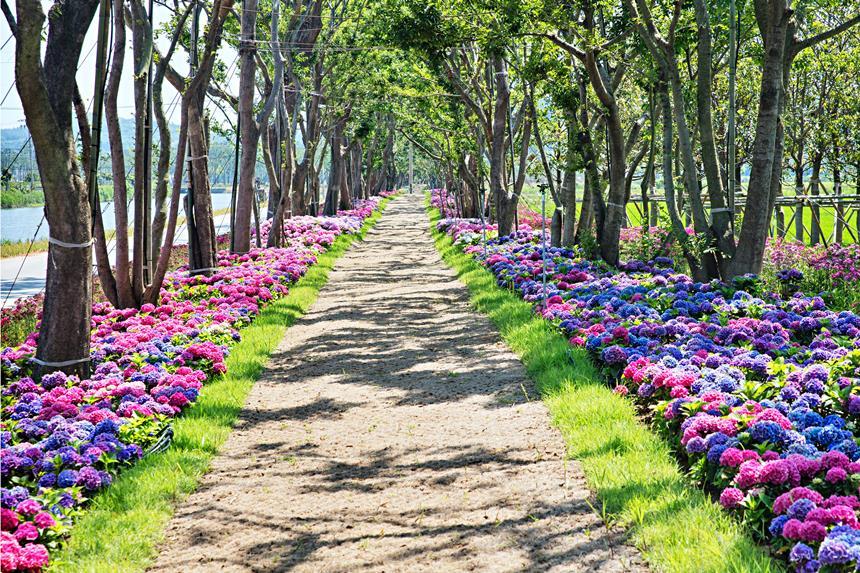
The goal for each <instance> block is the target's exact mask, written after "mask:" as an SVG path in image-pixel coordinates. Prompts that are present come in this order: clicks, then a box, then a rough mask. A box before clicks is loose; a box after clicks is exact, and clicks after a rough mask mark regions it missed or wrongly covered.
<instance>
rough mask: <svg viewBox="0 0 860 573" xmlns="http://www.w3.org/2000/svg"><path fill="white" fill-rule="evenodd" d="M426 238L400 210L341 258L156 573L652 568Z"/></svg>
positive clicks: (181, 516)
mask: <svg viewBox="0 0 860 573" xmlns="http://www.w3.org/2000/svg"><path fill="white" fill-rule="evenodd" d="M427 227H428V224H427V218H426V216H425V214H424V211H423V207H422V205H421V200H420V198H419V197H417V196H412V197H408V196H407V197H402V198H400V199H398V200H396V201H395V202H393V203H392V204H391V205H390V206H389V208H388V210H387V211H386V214H385V216H384V217H383V219H382V220H381V221H380V222H379V223H378V224H377V226H376V227H375V229H374V230H373V231H372V232H371V233H370V234H369V235H368V236H367V239H366V240H365V241H364V242H363V243H361V244H360V245H359V244H356V245H355V246H354V247H353V248H352V249H351V250H350V251H349V252H348V253H347V254H346V255H345V256H344V257H343V258H342V259H341V260H340V261H339V262H338V264H337V267H336V269H335V270H334V271H333V272H332V274H331V277H330V280H329V282H328V284H327V285H326V286H325V288H324V289H323V290H322V292H321V293H320V297H319V300H318V301H317V302H316V304H314V306H313V307H312V309H311V310H310V312H308V314H307V315H306V316H305V317H304V318H302V319H301V320H299V321H298V322H297V323H296V324H295V325H294V326H292V327H291V328H290V329H289V330H288V331H287V335H286V337H285V338H284V340H283V341H282V342H281V344H280V347H279V348H278V350H277V351H276V352H275V353H274V354H273V355H272V358H271V361H270V364H269V369H268V370H267V372H266V373H265V374H264V375H263V377H262V378H261V379H260V381H259V382H258V383H257V384H256V385H255V386H254V389H253V390H252V392H251V394H250V397H249V398H248V402H247V404H246V407H245V410H244V411H243V412H242V414H241V415H240V419H239V422H238V424H237V427H236V429H235V431H234V432H233V434H232V435H231V436H230V438H229V439H228V441H227V443H226V445H225V446H224V449H223V451H222V452H221V454H220V455H219V456H218V457H217V458H216V459H215V460H214V462H213V465H212V468H211V471H210V473H209V474H207V475H206V477H205V478H204V479H203V481H202V483H201V485H200V488H199V489H198V490H197V491H196V492H195V493H194V494H192V495H191V496H190V497H189V498H187V499H186V500H185V501H184V502H183V503H182V504H181V506H180V507H179V509H178V511H177V514H176V516H175V517H174V519H173V520H172V521H171V523H170V525H169V527H168V531H167V538H166V540H165V541H164V543H163V545H162V549H161V554H160V556H159V558H158V560H157V563H156V565H155V567H154V570H158V571H221V570H229V571H294V570H295V571H314V572H322V571H326V572H328V571H331V572H335V571H338V572H348V571H388V572H400V571H434V572H443V571H627V570H642V569H643V567H642V565H641V563H640V561H639V560H638V557H637V553H636V552H635V550H633V549H631V548H630V547H628V546H625V545H623V544H622V543H621V541H620V540H619V539H618V538H617V537H616V536H614V535H610V534H608V533H607V532H606V530H605V528H604V527H603V525H602V524H601V522H600V519H599V518H598V517H597V515H595V514H594V512H593V511H592V510H591V508H590V507H589V505H588V504H587V503H586V501H585V500H586V499H587V497H588V495H589V493H588V491H587V490H586V489H585V485H584V483H583V480H582V477H581V475H580V472H579V469H578V468H577V466H576V464H575V463H574V462H565V461H564V459H563V449H564V447H563V440H562V438H561V436H560V434H559V433H558V431H556V430H555V429H553V428H551V426H550V421H549V416H548V414H547V411H546V409H545V407H544V406H543V404H542V403H541V402H540V401H538V400H535V396H536V392H535V391H534V390H533V389H532V387H531V384H530V383H529V381H528V379H527V378H526V375H525V372H524V370H523V367H522V365H521V363H520V362H519V361H518V360H517V358H516V356H515V355H514V354H512V353H511V352H510V350H508V349H507V348H506V347H505V346H504V344H503V343H501V342H500V340H499V338H498V334H497V333H496V331H495V330H494V329H493V327H492V326H491V324H490V322H489V321H488V320H487V319H486V318H485V317H483V316H481V315H479V314H477V313H475V312H474V311H472V310H471V309H470V308H469V306H468V304H467V303H466V302H465V301H466V300H467V296H466V292H465V287H463V286H462V285H461V284H460V283H459V282H457V280H456V279H455V277H454V275H453V273H452V272H451V271H450V270H449V269H448V268H447V267H445V266H444V264H443V263H442V262H441V261H440V259H439V256H438V254H437V252H436V250H435V248H434V246H433V243H432V239H431V237H430V234H429V232H428V231H427ZM526 394H527V395H528V397H529V398H530V399H528V398H526Z"/></svg>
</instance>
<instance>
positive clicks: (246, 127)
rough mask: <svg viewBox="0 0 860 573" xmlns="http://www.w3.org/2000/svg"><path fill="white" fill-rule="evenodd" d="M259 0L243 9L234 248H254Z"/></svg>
mask: <svg viewBox="0 0 860 573" xmlns="http://www.w3.org/2000/svg"><path fill="white" fill-rule="evenodd" d="M257 6H258V4H257V0H245V3H244V5H243V9H242V22H241V34H242V39H241V45H240V47H239V53H240V56H239V65H240V72H239V124H240V134H239V139H240V141H241V146H242V149H241V157H240V160H239V161H240V163H239V187H238V190H237V192H236V212H235V213H234V214H233V220H234V227H233V252H234V253H246V252H248V251H249V250H250V249H251V210H252V207H253V201H254V193H255V192H256V187H255V185H254V182H255V173H256V169H257V142H258V141H259V137H260V129H259V126H258V125H257V122H256V121H255V119H254V87H255V86H254V80H255V78H256V72H257V62H256V59H255V58H254V52H255V50H254V47H253V46H254V45H253V42H254V38H255V36H256V33H255V32H256V27H257V11H258V10H257Z"/></svg>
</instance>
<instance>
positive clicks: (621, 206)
mask: <svg viewBox="0 0 860 573" xmlns="http://www.w3.org/2000/svg"><path fill="white" fill-rule="evenodd" d="M606 205H607V206H609V207H615V208H616V209H624V205H622V204H620V203H612V202H611V201H607V202H606Z"/></svg>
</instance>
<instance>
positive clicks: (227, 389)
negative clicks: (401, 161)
mask: <svg viewBox="0 0 860 573" xmlns="http://www.w3.org/2000/svg"><path fill="white" fill-rule="evenodd" d="M388 201H389V199H384V200H383V201H382V202H381V203H380V208H379V210H378V211H377V212H375V213H374V214H373V215H371V216H370V217H368V218H367V219H366V220H365V222H364V225H363V226H362V228H361V231H360V232H359V233H358V234H354V235H341V236H339V237H338V238H337V239H336V240H335V242H334V243H333V244H332V246H331V248H330V249H328V250H327V251H326V252H325V253H323V254H322V255H320V256H319V258H318V260H317V263H316V264H315V265H312V266H311V267H310V268H309V269H308V271H307V273H306V274H305V276H304V277H302V278H301V279H300V280H299V281H298V282H296V284H294V285H293V286H292V287H290V292H289V294H288V295H287V296H285V297H283V298H280V299H277V300H275V301H273V302H272V303H271V304H269V305H267V306H265V307H264V308H263V309H262V311H261V312H260V314H259V315H258V316H257V318H256V319H255V320H254V322H252V323H251V325H250V326H248V327H247V328H245V329H243V330H242V340H241V341H240V342H239V343H238V344H236V345H235V346H233V347H232V348H231V349H230V356H229V357H228V358H227V374H225V375H224V376H222V377H220V378H217V379H215V380H213V381H211V382H209V383H207V384H206V385H205V386H204V387H203V390H202V391H201V393H200V397H199V398H198V400H197V402H196V403H195V404H194V406H193V407H192V408H190V409H189V410H188V411H186V412H184V413H183V414H182V415H181V416H179V417H177V418H176V419H175V420H174V421H173V430H174V440H173V444H172V445H171V447H170V448H169V449H168V450H167V451H165V452H164V453H161V454H156V455H152V456H149V457H147V458H144V459H143V460H141V461H140V463H138V464H136V465H135V466H134V467H132V468H129V469H128V470H126V471H124V472H123V473H122V474H120V476H119V477H118V478H117V479H116V481H115V482H114V483H113V484H112V485H111V486H110V487H109V488H107V489H106V490H104V491H103V492H101V493H100V494H98V495H97V496H96V497H95V499H94V500H93V501H92V503H91V504H90V505H89V506H88V507H87V509H86V510H85V511H84V512H83V513H82V514H81V515H80V518H79V519H78V520H77V522H76V523H75V525H74V527H73V528H72V533H71V536H70V537H69V538H68V540H67V542H66V543H65V544H64V545H63V547H62V549H61V550H60V551H59V552H57V553H56V554H55V555H54V556H53V558H52V563H51V567H50V570H51V571H57V572H59V571H63V572H70V573H71V572H75V573H80V572H105V573H115V572H117V571H124V572H125V571H142V570H144V569H145V568H146V567H147V566H148V565H150V564H151V562H152V560H153V557H154V556H155V553H156V544H157V543H158V542H159V541H160V539H161V538H162V535H163V530H164V527H165V526H166V524H167V522H168V520H169V519H170V517H171V516H172V515H173V511H174V509H175V507H176V505H177V503H178V502H179V501H180V500H181V499H182V498H183V497H185V496H186V495H188V494H189V493H190V492H192V491H193V490H194V489H195V487H196V486H197V483H198V482H199V480H200V478H201V477H202V476H203V474H204V473H205V472H206V470H207V469H208V467H209V463H210V461H211V460H212V458H213V456H215V454H217V453H218V450H219V449H220V447H221V445H222V444H223V443H224V441H225V440H226V439H227V436H229V435H230V432H231V431H232V429H233V423H234V421H235V420H236V417H237V416H238V414H239V412H240V411H241V410H242V407H243V405H244V403H245V398H246V396H247V395H248V392H249V391H250V390H251V387H252V386H253V385H254V382H255V381H256V380H257V378H258V377H259V376H260V374H261V373H262V371H263V369H264V368H265V365H266V361H267V360H268V358H269V354H271V352H272V351H273V350H274V349H275V348H276V347H277V345H278V343H279V342H280V341H281V339H282V338H283V337H284V333H285V332H286V330H287V327H289V326H290V325H291V324H293V323H294V322H295V321H296V319H298V318H299V317H300V316H302V315H303V314H304V313H305V312H307V310H308V309H309V308H310V306H311V305H312V304H313V303H314V301H315V300H316V298H317V294H318V293H319V291H320V289H321V288H322V287H323V285H325V283H326V281H327V280H328V275H329V271H331V269H332V267H333V266H334V263H335V261H336V260H337V259H338V258H339V257H340V256H341V255H343V253H344V252H345V251H346V250H347V248H348V247H349V246H350V245H351V244H352V243H353V242H354V241H356V240H362V239H363V238H364V235H365V233H366V232H367V231H368V230H369V229H370V228H371V227H372V226H373V225H374V224H375V223H376V222H377V221H378V220H379V218H380V217H381V216H382V213H381V211H382V209H384V208H385V205H386V204H387V203H388Z"/></svg>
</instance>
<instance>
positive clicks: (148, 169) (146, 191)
mask: <svg viewBox="0 0 860 573" xmlns="http://www.w3.org/2000/svg"><path fill="white" fill-rule="evenodd" d="M152 10H153V0H149V9H148V11H149V13H148V14H147V16H148V18H149V29H150V31H151V30H152V24H153V21H152ZM152 60H153V58H152V54H150V56H149V69H148V70H147V72H146V118H145V120H144V124H143V165H144V169H143V217H142V218H143V229H142V232H141V240H142V241H143V245H142V246H143V249H141V250H142V252H143V284H145V285H149V284H150V283H151V282H152V271H153V269H152V268H151V267H150V262H151V261H152V252H153V249H154V248H155V247H154V245H153V244H152Z"/></svg>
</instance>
